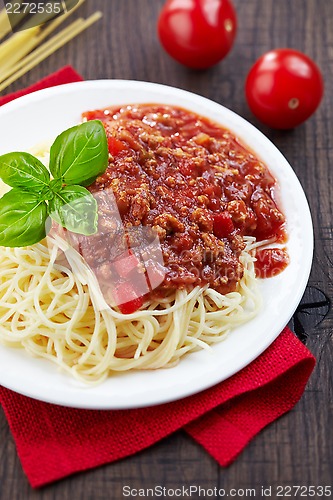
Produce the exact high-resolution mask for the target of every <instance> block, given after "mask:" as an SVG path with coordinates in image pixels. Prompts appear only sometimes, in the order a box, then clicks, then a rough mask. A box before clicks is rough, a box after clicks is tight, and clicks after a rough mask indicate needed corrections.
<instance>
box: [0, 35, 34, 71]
mask: <svg viewBox="0 0 333 500" xmlns="http://www.w3.org/2000/svg"><path fill="white" fill-rule="evenodd" d="M39 31H40V28H39V27H35V28H30V29H28V30H25V31H20V32H19V33H16V34H15V35H13V36H11V37H10V38H9V40H7V41H6V42H4V43H2V44H1V45H0V73H2V72H4V71H5V70H7V69H9V68H10V67H11V66H13V65H14V64H15V63H16V62H17V61H19V60H20V59H22V57H24V56H25V55H27V54H28V53H29V52H30V51H31V50H32V49H33V48H34V47H35V37H36V35H37V34H38V33H39Z"/></svg>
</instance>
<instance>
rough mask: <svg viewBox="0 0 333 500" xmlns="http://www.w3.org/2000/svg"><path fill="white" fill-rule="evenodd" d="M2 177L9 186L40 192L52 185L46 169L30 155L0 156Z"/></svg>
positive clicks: (9, 154) (0, 175)
mask: <svg viewBox="0 0 333 500" xmlns="http://www.w3.org/2000/svg"><path fill="white" fill-rule="evenodd" d="M0 177H1V179H2V180H3V181H4V182H5V183H6V184H8V186H11V187H14V188H22V189H27V190H29V189H32V190H34V191H40V190H41V189H43V188H45V187H46V186H48V185H49V183H50V174H49V172H48V170H47V168H46V167H44V165H43V164H42V163H41V162H40V161H39V160H38V159H37V158H35V157H34V156H32V155H31V154H29V153H19V152H17V153H7V154H5V155H2V156H0Z"/></svg>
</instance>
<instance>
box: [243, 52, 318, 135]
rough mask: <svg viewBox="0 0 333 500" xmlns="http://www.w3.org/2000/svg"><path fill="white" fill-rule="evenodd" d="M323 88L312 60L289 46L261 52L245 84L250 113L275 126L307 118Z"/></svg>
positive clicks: (291, 123) (286, 124)
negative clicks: (261, 54) (288, 47)
mask: <svg viewBox="0 0 333 500" xmlns="http://www.w3.org/2000/svg"><path fill="white" fill-rule="evenodd" d="M323 91H324V86H323V79H322V75H321V72H320V70H319V69H318V67H317V66H316V64H315V63H314V62H313V61H312V60H311V59H310V58H309V57H308V56H306V55H305V54H303V53H302V52H299V51H297V50H293V49H276V50H271V51H270V52H267V53H266V54H264V55H263V56H261V57H260V58H259V59H258V61H256V63H255V64H254V65H253V66H252V68H251V70H250V72H249V74H248V76H247V80H246V85H245V92H246V98H247V102H248V104H249V107H250V109H251V111H252V112H253V114H254V115H255V116H256V117H257V118H258V119H259V120H261V121H262V122H263V123H265V124H266V125H269V126H270V127H273V128H278V129H289V128H294V127H296V126H297V125H299V124H300V123H302V122H304V121H305V120H307V119H308V118H309V116H311V115H312V114H313V113H314V112H315V110H316V109H317V107H318V106H319V103H320V101H321V98H322V96H323Z"/></svg>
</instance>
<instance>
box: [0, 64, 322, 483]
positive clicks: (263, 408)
mask: <svg viewBox="0 0 333 500" xmlns="http://www.w3.org/2000/svg"><path fill="white" fill-rule="evenodd" d="M81 79H82V78H81V77H80V76H79V75H78V74H77V73H76V72H75V71H74V70H73V69H72V68H70V67H66V68H63V69H62V70H60V71H59V72H57V73H55V74H53V75H51V76H49V77H48V78H46V79H44V80H42V81H41V82H39V83H38V84H36V86H32V87H29V89H26V90H23V91H21V92H20V93H19V95H23V94H25V93H28V92H33V91H35V90H38V89H40V88H42V87H46V86H49V85H57V84H61V83H68V82H72V81H78V80H81ZM16 97H17V94H13V95H11V96H6V97H4V98H0V105H1V104H4V102H8V101H9V100H11V99H13V98H16ZM314 365H315V359H314V357H313V356H312V354H311V353H310V352H309V351H308V350H307V348H306V347H305V346H304V345H303V344H302V343H301V342H300V341H299V340H298V339H297V338H296V337H295V335H294V334H293V333H292V332H291V331H290V330H289V329H288V328H285V329H284V330H283V332H282V333H281V334H280V335H279V337H278V338H277V339H276V340H275V342H274V343H273V344H272V345H271V346H270V347H269V348H268V349H267V350H266V351H265V352H264V353H263V354H262V355H261V356H259V357H258V358H257V359H256V360H255V361H253V362H252V363H251V364H250V365H248V366H247V367H246V368H244V369H243V370H241V371H240V372H238V373H237V374H236V375H234V376H233V377H231V378H229V379H228V380H225V381H224V382H222V383H220V384H218V385H216V386H215V387H212V388H210V389H208V390H206V391H204V392H201V393H200V394H196V395H194V396H190V397H188V398H186V399H183V400H180V401H175V402H173V403H169V404H165V405H159V406H155V407H152V408H142V409H137V410H118V411H94V410H76V409H72V408H64V407H61V406H56V405H50V404H47V403H42V402H39V401H36V400H33V399H30V398H27V397H25V396H21V395H19V394H17V393H15V392H12V391H9V390H8V389H5V388H3V387H0V403H1V405H2V407H3V410H4V412H5V414H6V417H7V419H8V422H9V425H10V428H11V431H12V434H13V436H14V439H15V442H16V446H17V451H18V454H19V457H20V460H21V463H22V466H23V469H24V471H25V473H26V475H27V477H28V479H29V481H30V483H31V485H32V486H33V487H39V486H43V485H45V484H47V483H49V482H52V481H55V480H58V479H61V478H63V477H65V476H68V475H70V474H73V473H75V472H78V471H83V470H87V469H91V468H93V467H97V466H99V465H102V464H106V463H110V462H113V461H115V460H118V459H120V458H124V457H126V456H129V455H132V454H134V453H136V452H138V451H140V450H143V449H144V448H147V447H148V446H151V445H152V444H154V443H156V442H157V441H159V440H161V439H162V438H164V437H166V436H168V435H169V434H171V433H173V432H175V431H176V430H177V429H180V428H183V429H184V430H185V431H186V432H187V433H188V434H190V435H191V436H192V437H193V438H194V439H195V440H196V441H197V442H198V443H200V444H201V445H202V446H203V447H204V448H205V449H206V450H207V451H208V453H210V454H211V455H212V456H213V457H214V458H215V459H216V460H217V461H218V463H219V464H221V465H224V466H225V465H228V464H230V463H231V462H232V461H233V460H234V459H235V458H236V456H237V455H238V454H239V453H240V452H241V451H242V449H243V448H244V447H245V446H246V444H247V443H248V442H249V441H250V440H251V439H252V438H253V437H254V436H255V435H256V434H257V433H258V432H259V431H260V430H261V429H263V428H264V427H265V426H266V425H268V424H269V423H271V422H273V421H274V420H275V419H277V418H278V417H279V416H281V415H282V414H283V413H285V412H287V411H289V410H291V409H292V408H293V407H294V405H295V404H296V403H297V401H298V400H299V399H300V397H301V395H302V393H303V391H304V388H305V385H306V383H307V381H308V378H309V376H310V374H311V372H312V370H313V368H314ZM129 429H130V431H129Z"/></svg>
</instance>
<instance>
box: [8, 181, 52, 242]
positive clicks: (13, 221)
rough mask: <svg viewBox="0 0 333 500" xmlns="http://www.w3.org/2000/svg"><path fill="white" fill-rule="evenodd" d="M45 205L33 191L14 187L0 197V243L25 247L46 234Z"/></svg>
mask: <svg viewBox="0 0 333 500" xmlns="http://www.w3.org/2000/svg"><path fill="white" fill-rule="evenodd" d="M47 219H48V217H47V205H46V203H45V202H44V201H41V200H39V197H38V195H37V194H35V193H30V192H28V191H23V190H21V189H17V188H14V189H12V190H11V191H9V192H8V193H6V194H5V195H4V196H3V197H2V198H1V199H0V245H1V246H5V247H26V246H29V245H33V244H34V243H38V241H41V240H42V239H43V238H45V236H46V231H47V228H46V223H47Z"/></svg>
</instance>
